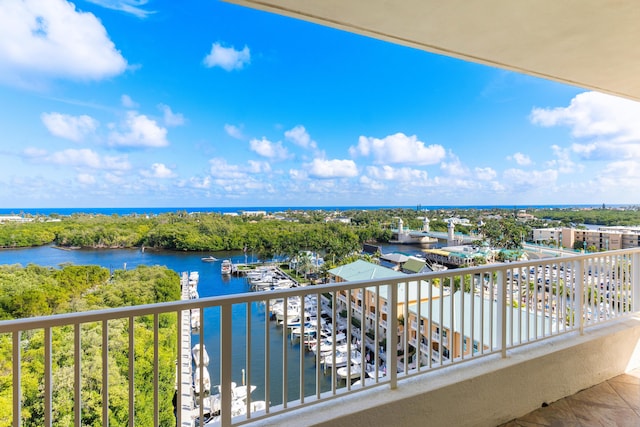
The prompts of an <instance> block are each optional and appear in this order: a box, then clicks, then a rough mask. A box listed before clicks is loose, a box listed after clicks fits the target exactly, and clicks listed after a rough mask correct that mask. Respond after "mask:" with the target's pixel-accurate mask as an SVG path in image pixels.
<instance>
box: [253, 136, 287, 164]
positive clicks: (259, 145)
mask: <svg viewBox="0 0 640 427" xmlns="http://www.w3.org/2000/svg"><path fill="white" fill-rule="evenodd" d="M249 147H250V148H251V150H252V151H254V152H256V153H257V154H259V155H261V156H262V157H266V158H269V159H273V160H284V159H286V158H288V157H289V152H288V151H287V149H286V148H284V147H283V146H282V142H280V141H278V142H271V141H269V140H268V139H266V138H264V137H263V138H262V139H255V138H254V139H252V140H251V141H249Z"/></svg>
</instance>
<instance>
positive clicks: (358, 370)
mask: <svg viewBox="0 0 640 427" xmlns="http://www.w3.org/2000/svg"><path fill="white" fill-rule="evenodd" d="M336 375H337V376H338V378H339V379H341V380H346V379H347V377H348V378H350V379H352V380H355V379H356V378H360V377H361V376H362V367H361V365H351V366H343V367H342V368H338V369H337V370H336ZM365 378H366V375H365Z"/></svg>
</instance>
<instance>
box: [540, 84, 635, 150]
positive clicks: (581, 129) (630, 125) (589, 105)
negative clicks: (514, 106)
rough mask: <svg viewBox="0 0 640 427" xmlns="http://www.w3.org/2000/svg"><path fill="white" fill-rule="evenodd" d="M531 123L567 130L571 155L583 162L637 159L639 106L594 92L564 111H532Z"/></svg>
mask: <svg viewBox="0 0 640 427" xmlns="http://www.w3.org/2000/svg"><path fill="white" fill-rule="evenodd" d="M530 119H531V122H532V123H534V124H538V125H540V126H545V127H551V126H568V127H569V128H570V129H571V134H572V136H573V137H574V138H578V139H583V140H587V141H584V142H576V143H574V144H573V146H572V148H573V151H574V152H575V153H577V154H580V155H581V156H582V157H583V158H585V159H594V160H598V159H620V158H640V103H638V102H634V101H630V100H627V99H623V98H617V97H614V96H610V95H604V94H601V93H598V92H584V93H581V94H579V95H577V96H576V97H575V98H573V99H572V100H571V104H570V105H569V106H568V107H558V108H553V109H549V108H547V109H545V108H534V109H533V110H532V112H531V116H530Z"/></svg>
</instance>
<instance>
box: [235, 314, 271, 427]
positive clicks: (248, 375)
mask: <svg viewBox="0 0 640 427" xmlns="http://www.w3.org/2000/svg"><path fill="white" fill-rule="evenodd" d="M251 305H252V303H250V302H247V324H246V329H247V336H246V339H245V348H246V352H245V359H244V373H245V375H244V376H243V378H242V380H243V383H242V385H243V386H246V387H247V397H246V403H247V419H249V418H251V363H250V361H251V355H252V352H251ZM268 322H269V321H268V319H267V323H268Z"/></svg>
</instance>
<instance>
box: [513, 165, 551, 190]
mask: <svg viewBox="0 0 640 427" xmlns="http://www.w3.org/2000/svg"><path fill="white" fill-rule="evenodd" d="M502 177H503V179H502V181H503V182H505V183H507V184H508V185H509V186H510V187H516V188H518V187H520V188H550V187H551V186H553V185H554V184H555V183H556V181H557V179H558V172H557V171H555V170H551V169H547V170H542V171H538V170H535V171H529V170H527V171H525V170H522V169H507V170H505V171H504V172H503V174H502Z"/></svg>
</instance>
